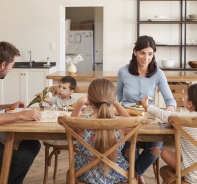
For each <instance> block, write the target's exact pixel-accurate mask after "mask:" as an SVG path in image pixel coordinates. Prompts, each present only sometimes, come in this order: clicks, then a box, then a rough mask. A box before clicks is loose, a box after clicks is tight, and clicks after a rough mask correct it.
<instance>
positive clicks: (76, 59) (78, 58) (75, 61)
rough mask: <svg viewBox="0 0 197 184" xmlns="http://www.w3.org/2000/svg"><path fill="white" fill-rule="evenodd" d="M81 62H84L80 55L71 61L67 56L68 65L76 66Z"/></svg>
mask: <svg viewBox="0 0 197 184" xmlns="http://www.w3.org/2000/svg"><path fill="white" fill-rule="evenodd" d="M83 60H84V59H83V57H82V56H81V54H79V55H77V56H76V57H74V58H73V59H71V58H70V57H69V56H67V59H66V62H67V63H68V64H77V63H79V62H81V61H83Z"/></svg>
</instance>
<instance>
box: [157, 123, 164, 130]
mask: <svg viewBox="0 0 197 184" xmlns="http://www.w3.org/2000/svg"><path fill="white" fill-rule="evenodd" d="M158 124H159V126H160V128H161V130H164V127H163V125H162V123H161V122H158Z"/></svg>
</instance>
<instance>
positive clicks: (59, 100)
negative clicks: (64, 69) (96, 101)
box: [37, 76, 77, 108]
mask: <svg viewBox="0 0 197 184" xmlns="http://www.w3.org/2000/svg"><path fill="white" fill-rule="evenodd" d="M76 86H77V82H76V80H75V79H74V78H73V77H71V76H65V77H63V78H61V79H60V80H59V86H58V93H57V95H56V96H54V97H48V98H45V99H44V102H47V103H49V104H51V105H56V106H57V107H58V108H63V107H65V106H67V105H71V104H74V103H77V99H75V98H73V97H72V96H71V95H72V94H73V93H74V90H75V88H76ZM37 95H40V94H37Z"/></svg>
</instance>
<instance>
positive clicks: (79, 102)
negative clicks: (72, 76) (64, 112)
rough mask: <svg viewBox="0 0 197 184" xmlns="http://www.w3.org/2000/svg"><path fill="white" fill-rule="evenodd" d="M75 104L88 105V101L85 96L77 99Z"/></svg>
mask: <svg viewBox="0 0 197 184" xmlns="http://www.w3.org/2000/svg"><path fill="white" fill-rule="evenodd" d="M77 104H80V105H82V106H83V105H87V106H88V105H90V103H89V101H88V97H87V96H82V97H80V98H79V99H78V101H77Z"/></svg>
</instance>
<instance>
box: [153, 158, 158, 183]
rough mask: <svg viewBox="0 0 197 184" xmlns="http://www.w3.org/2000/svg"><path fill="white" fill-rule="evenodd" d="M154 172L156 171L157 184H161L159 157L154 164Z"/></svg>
mask: <svg viewBox="0 0 197 184" xmlns="http://www.w3.org/2000/svg"><path fill="white" fill-rule="evenodd" d="M153 171H154V175H155V178H156V180H157V184H160V172H159V157H158V158H157V160H155V162H154V163H153Z"/></svg>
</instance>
